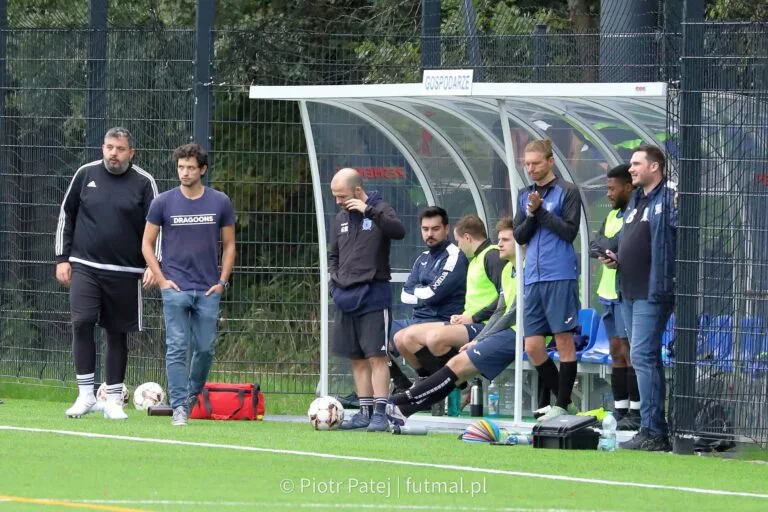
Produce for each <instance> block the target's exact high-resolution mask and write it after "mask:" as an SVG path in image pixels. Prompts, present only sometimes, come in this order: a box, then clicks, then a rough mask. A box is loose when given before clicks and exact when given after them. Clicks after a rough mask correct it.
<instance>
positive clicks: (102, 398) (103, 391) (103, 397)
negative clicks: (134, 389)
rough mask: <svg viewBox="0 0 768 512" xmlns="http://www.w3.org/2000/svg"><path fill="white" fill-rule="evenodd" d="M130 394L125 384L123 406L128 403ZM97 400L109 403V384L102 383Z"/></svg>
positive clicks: (122, 396)
mask: <svg viewBox="0 0 768 512" xmlns="http://www.w3.org/2000/svg"><path fill="white" fill-rule="evenodd" d="M129 396H130V394H129V393H128V388H127V387H125V384H123V393H122V395H121V397H120V398H121V399H122V402H123V405H125V404H127V403H128V397H129ZM96 400H98V401H99V402H106V401H107V383H106V382H102V383H101V386H99V390H98V391H96Z"/></svg>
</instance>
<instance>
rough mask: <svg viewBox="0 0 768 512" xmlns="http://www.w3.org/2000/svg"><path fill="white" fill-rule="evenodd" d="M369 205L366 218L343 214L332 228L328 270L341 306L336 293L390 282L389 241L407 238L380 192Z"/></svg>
mask: <svg viewBox="0 0 768 512" xmlns="http://www.w3.org/2000/svg"><path fill="white" fill-rule="evenodd" d="M366 204H367V205H368V207H367V208H366V209H365V214H361V213H360V212H355V211H353V212H349V211H347V210H343V209H342V210H340V211H339V213H337V214H336V218H335V219H334V221H333V225H332V226H331V247H330V252H329V253H328V270H329V272H330V274H331V288H332V289H331V293H333V296H334V300H335V301H336V303H337V304H338V305H340V306H341V304H339V302H340V301H339V298H338V297H337V295H336V294H337V293H338V290H334V289H338V288H340V289H342V290H350V291H351V292H353V290H354V289H355V288H358V287H360V285H365V284H372V283H374V282H376V281H379V282H383V283H388V282H389V280H390V277H391V273H390V267H389V250H390V241H391V240H401V239H403V238H404V237H405V226H403V223H402V222H400V218H399V217H398V216H397V213H396V212H395V210H394V209H393V208H392V206H390V205H389V204H388V203H386V202H385V201H384V200H383V199H382V198H381V194H379V192H377V191H371V192H369V194H368V200H367V201H366ZM365 293H367V291H366V292H365Z"/></svg>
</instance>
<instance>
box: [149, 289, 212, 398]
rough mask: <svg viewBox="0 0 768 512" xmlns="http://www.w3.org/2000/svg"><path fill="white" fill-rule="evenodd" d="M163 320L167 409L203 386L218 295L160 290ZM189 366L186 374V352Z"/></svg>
mask: <svg viewBox="0 0 768 512" xmlns="http://www.w3.org/2000/svg"><path fill="white" fill-rule="evenodd" d="M161 292H162V295H163V316H164V317H165V344H166V353H165V369H166V372H167V373H168V392H169V394H170V396H171V407H174V408H175V407H178V406H180V405H184V402H185V401H186V399H187V397H188V396H193V395H197V394H198V393H199V392H200V391H201V390H202V389H203V385H205V380H206V379H207V378H208V371H209V370H210V369H211V364H212V363H213V355H214V353H215V349H214V346H213V344H214V342H215V341H216V336H217V334H218V326H217V323H218V319H219V302H220V300H221V295H220V294H218V293H213V294H211V295H208V296H206V295H205V292H203V291H198V290H190V291H180V292H177V291H176V290H174V289H172V288H168V289H165V290H161ZM190 348H191V349H192V362H191V364H190V368H189V371H187V352H188V350H189V349H190Z"/></svg>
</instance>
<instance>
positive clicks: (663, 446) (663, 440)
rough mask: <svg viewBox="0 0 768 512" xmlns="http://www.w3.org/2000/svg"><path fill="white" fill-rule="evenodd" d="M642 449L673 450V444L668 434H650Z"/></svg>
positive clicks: (650, 450) (652, 450)
mask: <svg viewBox="0 0 768 512" xmlns="http://www.w3.org/2000/svg"><path fill="white" fill-rule="evenodd" d="M640 449H641V450H643V451H646V452H671V451H672V445H671V444H670V443H669V436H667V434H656V435H652V436H648V439H646V441H645V443H643V445H642V446H641V447H640Z"/></svg>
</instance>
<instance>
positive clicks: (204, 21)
mask: <svg viewBox="0 0 768 512" xmlns="http://www.w3.org/2000/svg"><path fill="white" fill-rule="evenodd" d="M215 19H216V0H197V17H196V19H195V108H194V114H193V118H192V125H193V126H192V132H193V133H192V140H193V141H195V142H196V143H198V144H200V146H201V147H202V148H203V149H204V150H205V151H206V152H207V153H210V152H211V105H212V104H213V98H212V96H213V90H212V88H211V85H212V82H213V76H212V74H213V73H212V62H213V27H214V21H215ZM212 167H213V162H212V161H211V162H210V164H209V167H208V172H206V173H205V183H206V185H207V184H208V182H209V181H210V179H211V171H212Z"/></svg>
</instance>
